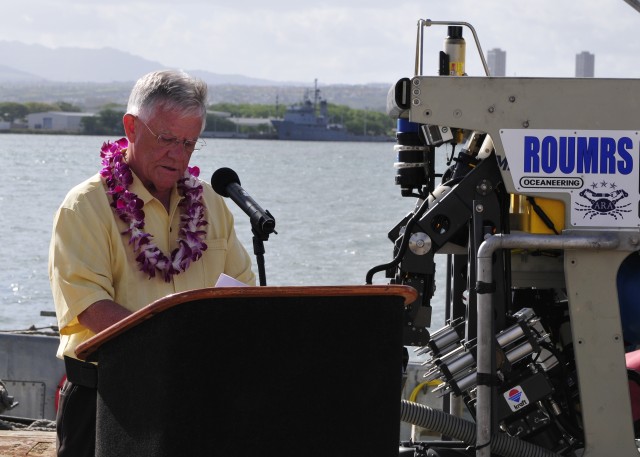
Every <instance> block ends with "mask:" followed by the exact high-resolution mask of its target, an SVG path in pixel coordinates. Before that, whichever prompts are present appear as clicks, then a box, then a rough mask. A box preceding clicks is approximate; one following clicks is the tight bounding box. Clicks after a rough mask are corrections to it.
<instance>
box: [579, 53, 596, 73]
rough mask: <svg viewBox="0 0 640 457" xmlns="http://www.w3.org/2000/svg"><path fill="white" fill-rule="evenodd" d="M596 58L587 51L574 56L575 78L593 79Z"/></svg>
mask: <svg viewBox="0 0 640 457" xmlns="http://www.w3.org/2000/svg"><path fill="white" fill-rule="evenodd" d="M595 60H596V57H595V56H594V55H593V54H591V53H590V52H587V51H582V52H581V53H580V54H577V55H576V78H593V75H594V71H593V69H594V64H595Z"/></svg>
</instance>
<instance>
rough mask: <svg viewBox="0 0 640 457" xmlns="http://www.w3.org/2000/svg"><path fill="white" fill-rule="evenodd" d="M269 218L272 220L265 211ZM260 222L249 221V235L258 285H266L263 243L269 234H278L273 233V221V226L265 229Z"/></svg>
mask: <svg viewBox="0 0 640 457" xmlns="http://www.w3.org/2000/svg"><path fill="white" fill-rule="evenodd" d="M265 212H266V213H267V214H268V215H269V216H271V217H272V218H273V216H272V215H271V213H270V212H269V211H265ZM259 222H260V221H254V220H251V233H253V253H254V254H255V256H256V261H257V264H258V277H259V278H260V285H261V286H266V285H267V278H266V275H265V270H264V243H263V242H264V241H268V240H269V234H270V233H275V234H276V235H277V234H278V232H276V231H275V219H274V220H273V224H271V225H269V226H268V227H265V225H266V224H259Z"/></svg>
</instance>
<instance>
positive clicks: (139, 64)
mask: <svg viewBox="0 0 640 457" xmlns="http://www.w3.org/2000/svg"><path fill="white" fill-rule="evenodd" d="M0 56H2V64H0V102H18V103H26V102H43V103H54V102H58V101H65V102H68V103H72V104H74V105H77V106H80V107H82V108H83V109H86V110H87V111H90V110H97V109H100V107H101V106H104V105H106V104H121V105H125V104H126V102H127V98H128V95H129V91H130V90H131V86H132V85H133V83H134V81H136V80H137V79H138V78H139V77H140V76H141V75H143V74H145V73H148V72H150V71H154V70H160V69H163V68H167V66H166V65H163V64H162V63H160V62H155V61H151V60H148V59H145V58H143V57H139V56H136V55H133V54H130V53H128V52H123V51H120V50H118V49H114V48H108V47H105V48H100V49H85V48H76V47H61V48H48V47H46V46H42V45H36V44H25V43H21V42H18V41H0ZM185 71H187V72H188V73H190V74H191V75H193V76H196V77H198V78H200V79H202V80H204V81H206V82H207V83H208V84H209V86H210V101H211V103H253V104H287V105H288V104H292V103H296V102H300V101H301V100H302V98H303V96H304V95H305V93H306V92H309V91H312V89H313V81H309V82H293V81H287V82H282V81H271V80H267V79H260V78H254V77H250V76H243V75H235V74H220V73H212V72H209V71H205V70H199V69H185ZM390 87H391V83H389V84H367V85H347V84H333V85H323V84H322V83H321V82H319V88H320V89H321V96H322V97H323V98H324V99H326V100H327V101H328V102H329V103H334V104H337V105H347V106H350V107H352V108H357V109H369V110H372V111H384V110H385V109H386V96H387V92H388V90H389V88H390ZM311 93H312V92H311Z"/></svg>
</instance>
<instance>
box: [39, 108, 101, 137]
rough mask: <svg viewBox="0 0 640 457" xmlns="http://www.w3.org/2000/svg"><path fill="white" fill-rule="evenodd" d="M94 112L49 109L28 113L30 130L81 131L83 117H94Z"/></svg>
mask: <svg viewBox="0 0 640 457" xmlns="http://www.w3.org/2000/svg"><path fill="white" fill-rule="evenodd" d="M93 116H95V115H94V114H93V113H67V112H62V111H47V112H44V113H32V114H28V115H27V128H28V129H29V130H51V131H53V132H81V131H82V125H81V121H82V118H83V117H93Z"/></svg>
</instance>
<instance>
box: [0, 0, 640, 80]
mask: <svg viewBox="0 0 640 457" xmlns="http://www.w3.org/2000/svg"><path fill="white" fill-rule="evenodd" d="M5 3H6V4H3V7H2V16H3V21H2V27H0V40H5V41H19V42H23V43H27V44H40V45H44V46H47V47H50V48H59V47H82V48H103V47H110V48H115V49H118V50H121V51H125V52H128V53H131V54H134V55H136V56H140V57H143V58H145V59H149V60H152V61H156V62H160V63H161V64H163V65H165V66H167V67H173V68H182V69H185V70H207V71H211V72H213V73H220V74H237V75H243V76H252V77H256V78H260V79H268V80H273V81H281V82H287V81H294V82H309V83H312V82H313V80H314V79H317V80H318V82H319V83H321V84H367V83H394V82H396V81H397V80H398V79H400V78H404V77H412V76H414V75H415V54H416V37H417V31H418V27H417V24H418V20H420V19H424V20H426V19H430V20H433V21H454V22H464V23H469V24H470V25H471V26H473V28H474V29H475V31H476V33H477V36H478V39H479V42H480V49H481V50H482V53H483V54H484V55H486V53H487V51H488V50H490V49H494V48H500V49H502V50H503V51H506V53H507V61H506V76H521V77H573V76H575V56H576V55H577V54H579V53H581V52H582V51H588V52H590V53H592V54H594V55H595V76H596V77H600V78H638V77H640V39H638V38H639V34H638V31H639V30H640V12H638V11H636V10H635V9H634V8H633V7H631V6H630V5H629V4H627V3H626V2H625V1H624V0H580V1H575V0H571V1H570V0H501V1H499V0H422V1H404V0H395V1H393V0H384V1H383V0H315V1H304V0H271V1H270V2H265V1H264V0H179V1H176V0H56V1H55V2H52V1H50V0H24V1H18V2H15V1H12V2H5ZM423 31H424V56H423V59H424V67H423V74H424V75H427V76H432V75H436V74H437V68H438V54H439V51H441V50H442V48H443V41H444V39H445V37H446V35H447V27H446V26H443V25H432V26H430V27H426V28H424V29H423ZM463 37H464V38H465V40H466V72H467V74H468V75H470V76H483V75H484V70H483V67H482V61H481V59H480V57H479V56H480V53H479V52H478V48H477V46H476V44H475V42H474V40H473V34H472V32H471V30H470V29H469V28H467V27H465V28H464V29H463Z"/></svg>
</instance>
